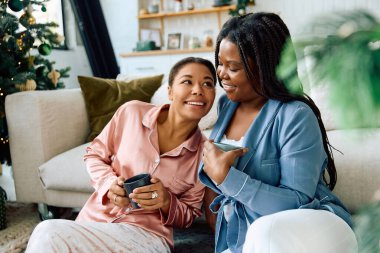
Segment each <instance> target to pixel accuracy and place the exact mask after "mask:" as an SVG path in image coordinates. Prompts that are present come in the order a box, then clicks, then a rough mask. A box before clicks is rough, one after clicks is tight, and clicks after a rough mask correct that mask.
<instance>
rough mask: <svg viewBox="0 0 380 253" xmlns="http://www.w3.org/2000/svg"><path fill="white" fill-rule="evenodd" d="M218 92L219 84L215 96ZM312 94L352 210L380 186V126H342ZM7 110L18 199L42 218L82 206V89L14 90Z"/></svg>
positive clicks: (85, 127) (160, 93)
mask: <svg viewBox="0 0 380 253" xmlns="http://www.w3.org/2000/svg"><path fill="white" fill-rule="evenodd" d="M166 89H167V88H166V87H165V85H163V86H162V87H161V88H159V89H158V90H157V92H156V93H155V94H154V96H153V97H152V101H151V102H153V103H155V104H160V103H165V102H166V101H167V100H166V99H165V98H166ZM221 93H223V92H222V91H220V89H219V88H218V92H217V94H218V95H217V97H218V96H220V94H221ZM312 93H313V91H311V94H310V95H311V96H312V97H313V98H314V99H315V101H316V103H317V105H319V106H320V108H321V111H322V115H323V120H324V121H325V124H326V128H327V130H328V131H327V134H328V137H329V140H330V143H331V144H332V145H333V146H334V149H333V153H334V158H335V162H336V167H337V171H338V182H337V185H336V188H335V189H334V192H335V193H336V195H338V196H339V197H340V199H341V200H342V201H343V202H344V203H345V205H346V206H347V207H348V209H349V210H350V211H351V212H352V213H356V212H357V211H358V210H359V209H360V208H361V207H364V206H365V205H367V204H369V203H370V202H372V201H373V197H374V195H375V192H376V191H377V190H378V189H379V187H380V153H379V148H380V125H379V127H377V128H372V129H367V128H362V129H345V128H340V127H339V125H338V124H336V122H333V121H334V120H333V116H332V115H331V113H330V111H329V109H328V108H325V104H324V103H323V102H322V101H323V96H320V95H321V92H314V93H315V94H312ZM322 93H323V92H322ZM215 104H216V103H215ZM5 109H6V115H7V124H8V130H9V140H10V150H11V157H12V168H13V177H14V182H15V188H16V199H17V201H18V202H31V203H39V211H40V213H41V216H42V218H44V217H45V218H49V217H51V216H52V214H51V213H50V212H49V209H48V208H47V207H48V206H58V207H75V208H80V207H82V206H83V204H84V203H85V201H86V200H87V198H88V197H89V196H90V194H91V193H92V191H93V188H92V187H91V186H90V183H89V176H88V175H87V172H86V169H85V165H84V163H83V155H84V154H85V147H86V145H88V144H87V143H86V137H87V135H88V133H89V121H88V116H87V113H86V106H85V101H84V98H83V94H82V92H81V89H78V88H77V89H62V90H54V91H27V92H20V93H15V94H12V95H8V96H7V97H6V102H5ZM210 115H211V116H209V117H208V119H207V120H208V122H207V124H206V125H205V126H203V127H202V131H204V133H205V134H206V135H209V134H210V131H211V130H210V128H211V127H212V123H213V122H214V120H215V118H216V109H215V108H214V107H213V109H212V110H211V112H210Z"/></svg>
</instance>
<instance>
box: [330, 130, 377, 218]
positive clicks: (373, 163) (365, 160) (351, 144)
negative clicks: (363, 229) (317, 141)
mask: <svg viewBox="0 0 380 253" xmlns="http://www.w3.org/2000/svg"><path fill="white" fill-rule="evenodd" d="M327 135H328V137H329V140H330V143H331V145H332V146H333V147H334V148H336V149H337V150H339V151H340V152H342V153H343V154H341V153H339V152H338V151H336V150H334V160H335V166H336V169H337V172H338V181H337V184H336V187H335V189H334V193H335V194H336V195H337V196H338V197H339V198H340V200H342V202H343V203H344V204H345V205H346V206H347V208H348V209H349V210H350V211H351V212H353V213H355V212H356V211H358V209H360V208H361V207H364V206H365V205H366V204H368V203H370V202H371V201H374V193H375V192H376V190H377V189H379V186H380V170H379V168H380V156H379V149H380V143H379V138H380V130H379V129H378V128H376V129H365V128H362V129H345V130H333V131H328V132H327Z"/></svg>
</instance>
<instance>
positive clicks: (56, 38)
mask: <svg viewBox="0 0 380 253" xmlns="http://www.w3.org/2000/svg"><path fill="white" fill-rule="evenodd" d="M64 40H65V36H62V35H60V34H57V36H55V37H54V38H53V41H54V43H57V44H61V43H62V42H63V41H64Z"/></svg>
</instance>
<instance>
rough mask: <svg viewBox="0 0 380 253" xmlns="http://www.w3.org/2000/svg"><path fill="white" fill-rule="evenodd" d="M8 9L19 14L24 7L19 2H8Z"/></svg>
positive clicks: (10, 0)
mask: <svg viewBox="0 0 380 253" xmlns="http://www.w3.org/2000/svg"><path fill="white" fill-rule="evenodd" d="M8 7H9V9H11V10H12V11H14V12H19V11H21V10H22V9H24V5H23V4H22V2H21V1H20V0H9V2H8Z"/></svg>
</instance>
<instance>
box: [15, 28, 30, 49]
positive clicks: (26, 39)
mask: <svg viewBox="0 0 380 253" xmlns="http://www.w3.org/2000/svg"><path fill="white" fill-rule="evenodd" d="M20 39H21V42H20V41H19V40H20ZM33 44H34V37H33V36H32V34H31V33H30V32H29V31H24V32H22V33H21V34H20V37H19V38H18V39H17V45H18V46H19V48H20V50H25V51H27V50H29V49H30V48H32V47H33Z"/></svg>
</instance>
